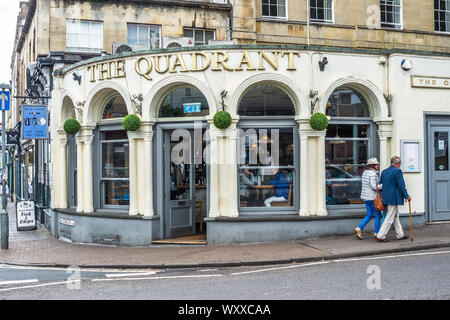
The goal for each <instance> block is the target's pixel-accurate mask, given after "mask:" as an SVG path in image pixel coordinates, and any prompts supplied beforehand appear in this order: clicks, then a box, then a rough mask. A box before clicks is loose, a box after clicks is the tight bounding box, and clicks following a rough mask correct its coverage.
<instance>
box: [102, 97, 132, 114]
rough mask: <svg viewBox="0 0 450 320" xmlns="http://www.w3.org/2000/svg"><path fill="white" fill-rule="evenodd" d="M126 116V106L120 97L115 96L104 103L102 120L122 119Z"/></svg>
mask: <svg viewBox="0 0 450 320" xmlns="http://www.w3.org/2000/svg"><path fill="white" fill-rule="evenodd" d="M127 114H128V111H127V106H126V104H125V101H124V100H123V98H122V97H121V96H116V97H114V98H112V99H111V100H109V101H108V103H106V105H105V108H104V109H103V115H102V119H112V118H123V117H125V116H126V115H127Z"/></svg>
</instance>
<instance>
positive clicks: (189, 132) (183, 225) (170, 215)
mask: <svg viewBox="0 0 450 320" xmlns="http://www.w3.org/2000/svg"><path fill="white" fill-rule="evenodd" d="M205 131H206V130H205V129H204V128H202V127H199V128H195V129H194V128H193V126H191V128H165V129H163V130H161V131H160V132H161V136H162V137H161V138H162V139H161V140H162V141H161V142H162V166H159V168H161V169H162V172H161V173H160V174H159V175H158V177H159V176H160V177H162V178H163V180H162V181H163V184H162V186H163V192H162V194H161V196H162V198H163V199H162V201H161V204H162V205H163V207H162V210H161V212H163V217H162V231H163V233H162V234H163V236H162V238H163V239H174V238H176V239H178V240H179V241H181V242H186V243H190V242H191V243H192V244H196V243H198V241H199V240H200V241H204V240H206V224H205V222H204V218H205V216H206V212H207V209H208V183H207V181H208V172H207V165H206V162H205V156H206V153H205V152H204V151H205V150H206V141H204V139H203V137H204V135H205ZM160 150H161V149H160ZM158 181H159V180H158ZM180 237H182V238H180ZM154 242H155V241H154ZM171 243H176V241H175V242H171Z"/></svg>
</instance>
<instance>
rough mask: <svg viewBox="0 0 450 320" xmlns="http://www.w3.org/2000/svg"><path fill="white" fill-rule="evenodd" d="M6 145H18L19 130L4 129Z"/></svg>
mask: <svg viewBox="0 0 450 320" xmlns="http://www.w3.org/2000/svg"><path fill="white" fill-rule="evenodd" d="M6 145H10V146H18V145H20V132H18V131H6Z"/></svg>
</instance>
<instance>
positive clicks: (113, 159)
mask: <svg viewBox="0 0 450 320" xmlns="http://www.w3.org/2000/svg"><path fill="white" fill-rule="evenodd" d="M100 144H101V164H102V167H101V181H100V184H101V198H102V202H103V205H106V206H111V205H112V206H125V205H129V203H130V191H129V171H128V169H129V158H128V157H129V153H128V136H127V132H126V131H124V130H117V131H104V132H102V133H101V141H100Z"/></svg>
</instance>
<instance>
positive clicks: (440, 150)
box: [434, 131, 448, 171]
mask: <svg viewBox="0 0 450 320" xmlns="http://www.w3.org/2000/svg"><path fill="white" fill-rule="evenodd" d="M434 170H435V171H448V132H446V131H444V132H435V133H434Z"/></svg>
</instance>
